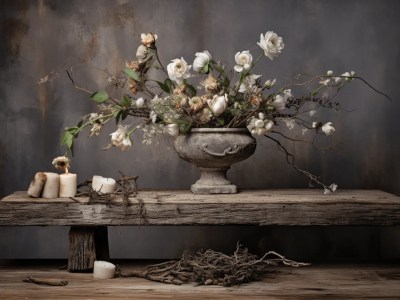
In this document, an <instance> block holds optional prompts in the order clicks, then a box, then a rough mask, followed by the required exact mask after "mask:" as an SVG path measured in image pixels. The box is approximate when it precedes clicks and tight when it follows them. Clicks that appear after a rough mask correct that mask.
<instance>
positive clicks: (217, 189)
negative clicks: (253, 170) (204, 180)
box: [190, 183, 237, 195]
mask: <svg viewBox="0 0 400 300" xmlns="http://www.w3.org/2000/svg"><path fill="white" fill-rule="evenodd" d="M190 190H191V191H192V193H193V194H200V195H209V194H236V193H237V187H236V185H234V184H228V185H201V184H196V183H195V184H192V186H191V188H190Z"/></svg>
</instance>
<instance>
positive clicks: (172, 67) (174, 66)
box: [167, 57, 192, 84]
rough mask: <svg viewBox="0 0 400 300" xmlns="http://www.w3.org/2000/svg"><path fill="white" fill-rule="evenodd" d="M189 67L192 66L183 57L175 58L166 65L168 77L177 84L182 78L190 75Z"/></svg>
mask: <svg viewBox="0 0 400 300" xmlns="http://www.w3.org/2000/svg"><path fill="white" fill-rule="evenodd" d="M191 67H192V66H189V65H188V64H187V63H186V61H185V60H184V59H183V57H182V58H181V59H179V58H176V59H174V60H172V62H171V63H170V64H169V65H168V66H167V71H168V77H169V79H171V80H173V81H176V82H177V83H178V84H181V83H182V82H183V80H184V79H187V78H189V77H190V76H191V75H190V73H189V71H190V68H191Z"/></svg>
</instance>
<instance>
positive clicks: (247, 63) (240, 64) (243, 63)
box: [234, 50, 253, 73]
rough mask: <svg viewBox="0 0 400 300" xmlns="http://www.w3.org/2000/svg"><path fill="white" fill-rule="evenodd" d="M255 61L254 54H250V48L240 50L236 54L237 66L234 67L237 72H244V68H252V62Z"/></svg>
mask: <svg viewBox="0 0 400 300" xmlns="http://www.w3.org/2000/svg"><path fill="white" fill-rule="evenodd" d="M252 61H253V56H252V55H251V54H250V51H249V50H246V51H243V52H238V53H236V54H235V62H236V66H235V67H234V69H235V71H236V72H239V73H240V72H243V71H244V70H249V69H250V68H251V63H252Z"/></svg>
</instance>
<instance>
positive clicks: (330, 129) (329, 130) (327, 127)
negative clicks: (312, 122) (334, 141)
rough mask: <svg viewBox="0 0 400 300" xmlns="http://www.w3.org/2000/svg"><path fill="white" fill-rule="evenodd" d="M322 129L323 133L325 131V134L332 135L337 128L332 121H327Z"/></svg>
mask: <svg viewBox="0 0 400 300" xmlns="http://www.w3.org/2000/svg"><path fill="white" fill-rule="evenodd" d="M321 130H322V132H323V133H325V135H331V134H332V133H334V132H335V128H334V127H333V126H332V122H327V123H326V124H324V125H323V126H322V128H321Z"/></svg>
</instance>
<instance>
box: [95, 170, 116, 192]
mask: <svg viewBox="0 0 400 300" xmlns="http://www.w3.org/2000/svg"><path fill="white" fill-rule="evenodd" d="M116 184H117V183H116V181H115V180H114V179H112V178H105V177H102V176H98V175H95V176H93V179H92V189H93V190H95V191H96V192H101V193H103V194H106V193H114V191H115V185H116Z"/></svg>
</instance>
